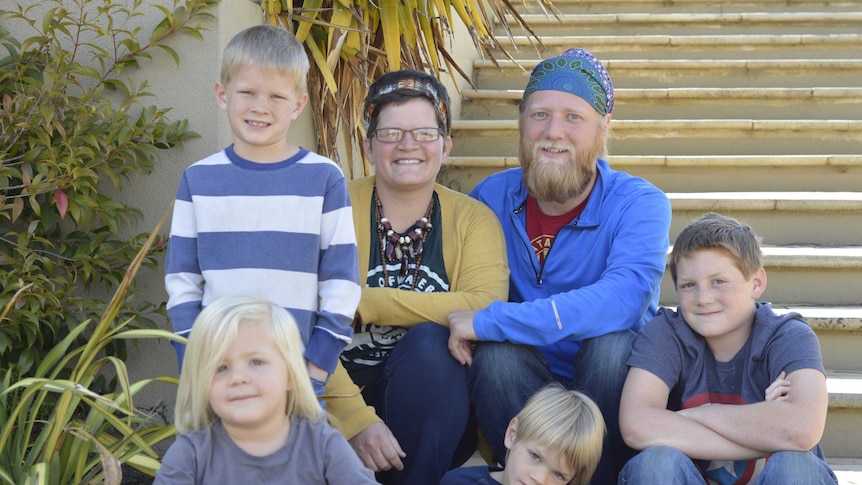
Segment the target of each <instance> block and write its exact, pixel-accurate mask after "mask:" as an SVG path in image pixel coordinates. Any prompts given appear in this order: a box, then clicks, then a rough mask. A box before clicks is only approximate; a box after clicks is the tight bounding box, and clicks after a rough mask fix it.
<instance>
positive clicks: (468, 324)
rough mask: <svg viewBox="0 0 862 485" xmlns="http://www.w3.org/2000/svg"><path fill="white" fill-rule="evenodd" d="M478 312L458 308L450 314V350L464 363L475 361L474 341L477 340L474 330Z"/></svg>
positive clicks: (456, 358)
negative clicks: (475, 317)
mask: <svg viewBox="0 0 862 485" xmlns="http://www.w3.org/2000/svg"><path fill="white" fill-rule="evenodd" d="M475 315H476V312H473V311H468V310H457V311H454V312H452V313H450V314H449V352H451V353H452V357H454V358H455V360H457V361H458V362H460V363H461V364H462V365H470V364H472V363H473V342H475V341H476V340H477V338H476V332H475V331H474V330H473V317H474V316H475Z"/></svg>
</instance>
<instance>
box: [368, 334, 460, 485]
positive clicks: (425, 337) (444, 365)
mask: <svg viewBox="0 0 862 485" xmlns="http://www.w3.org/2000/svg"><path fill="white" fill-rule="evenodd" d="M448 341H449V329H448V328H446V327H444V326H442V325H438V324H436V323H430V322H429V323H422V324H420V325H417V326H415V327H413V328H411V329H410V330H408V331H407V333H405V334H404V336H403V337H401V339H400V340H399V341H398V343H397V344H396V345H395V348H394V349H393V350H392V353H391V354H390V355H389V358H388V359H387V361H386V363H385V364H383V365H384V369H383V372H382V375H381V377H380V379H379V381H378V383H377V385H375V386H374V389H372V390H370V391H371V392H365V393H363V394H364V395H366V396H367V397H368V401H369V404H371V405H373V406H374V408H375V409H376V410H377V413H378V415H379V416H380V417H381V418H383V421H384V422H385V423H386V425H387V426H389V429H391V430H392V433H393V434H394V435H395V438H397V439H398V443H399V444H400V445H401V448H402V449H403V450H404V452H405V453H406V454H407V457H405V458H404V459H403V460H402V461H403V462H404V470H403V471H400V472H399V471H396V470H393V471H390V472H385V473H381V474H378V477H377V478H378V480H379V481H380V482H381V483H387V484H407V485H424V484H428V485H438V484H439V483H440V480H441V479H442V478H443V475H444V474H445V473H446V472H447V471H448V470H449V469H450V468H455V467H458V466H460V465H462V464H463V463H464V462H465V461H467V459H469V458H470V456H471V455H472V453H473V451H475V449H476V425H475V421H474V420H471V419H470V399H469V394H468V392H467V368H466V367H465V366H463V365H461V364H459V363H458V361H456V360H455V359H454V358H452V355H451V354H450V353H449V347H448Z"/></svg>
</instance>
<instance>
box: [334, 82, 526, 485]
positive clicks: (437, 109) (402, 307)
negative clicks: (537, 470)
mask: <svg viewBox="0 0 862 485" xmlns="http://www.w3.org/2000/svg"><path fill="white" fill-rule="evenodd" d="M364 122H365V130H366V133H367V140H366V142H365V154H366V157H367V158H368V160H369V161H370V163H371V165H372V166H373V167H374V173H375V175H372V176H370V177H367V178H363V179H360V180H355V181H352V182H351V183H350V187H349V188H350V196H351V200H352V204H353V221H354V225H355V228H356V239H357V245H358V247H359V273H360V283H361V284H362V286H363V289H362V298H361V301H360V304H359V308H358V310H357V315H356V319H355V320H354V337H353V342H352V343H351V344H350V345H348V346H347V347H346V348H345V350H344V352H343V353H342V357H341V360H342V364H343V365H344V367H345V368H346V369H347V372H348V373H349V377H350V378H352V381H353V382H354V383H355V384H356V385H358V386H359V387H360V388H361V389H362V391H361V397H362V398H364V400H365V402H366V403H367V404H368V405H370V406H365V405H364V403H362V402H360V401H361V398H360V397H359V396H355V397H354V398H344V397H338V398H336V399H332V400H330V401H328V403H327V406H329V408H328V409H329V411H330V413H331V414H332V415H333V416H334V417H335V419H334V420H333V421H334V424H336V426H338V427H339V428H340V429H341V430H342V431H343V432H344V434H345V435H346V436H347V438H348V439H349V440H350V441H351V444H352V445H353V447H354V449H355V450H356V451H357V453H358V454H359V456H360V458H362V459H363V461H364V462H365V464H366V465H367V466H368V467H369V468H371V469H373V470H375V471H378V472H383V473H378V479H379V480H381V481H382V482H383V483H397V484H400V483H406V484H410V485H422V484H434V485H437V484H438V483H439V482H440V479H441V478H442V476H443V474H444V473H445V472H446V471H447V470H449V469H450V468H451V467H457V466H460V465H461V464H462V463H464V461H466V459H467V458H469V457H470V455H471V454H472V453H473V451H474V450H475V441H476V429H475V424H472V421H473V420H472V419H469V417H470V404H469V397H468V393H467V381H466V378H467V373H466V367H464V366H462V365H460V364H459V363H458V362H457V361H455V359H454V358H452V356H451V354H450V353H449V350H448V347H447V343H448V338H449V329H448V328H447V326H446V325H447V316H448V315H449V313H450V312H452V311H453V310H459V309H474V310H478V309H480V308H484V307H486V306H487V305H488V304H490V303H491V302H492V301H494V300H498V299H506V298H507V297H508V274H509V272H508V268H507V266H506V253H505V246H504V242H503V235H502V232H501V230H500V226H499V224H498V222H497V219H496V217H494V215H493V214H492V213H491V212H490V210H489V209H488V208H487V207H485V206H484V205H483V204H481V203H479V202H478V201H475V200H473V199H471V198H469V197H467V196H465V195H463V194H460V193H458V192H455V191H452V190H450V189H447V188H446V187H443V186H442V185H438V184H436V178H437V174H438V173H439V172H440V168H441V166H442V165H443V162H444V161H445V160H446V157H447V156H448V155H449V151H450V149H451V148H452V139H451V137H450V136H449V132H450V127H451V117H450V112H449V95H448V94H447V93H446V89H445V88H444V87H443V85H442V84H441V83H440V81H439V80H437V78H435V77H434V76H431V75H428V74H425V73H423V72H419V71H412V70H402V71H396V72H391V73H388V74H385V75H383V76H381V77H380V78H379V79H378V80H377V81H376V82H374V84H372V85H371V87H370V88H369V94H368V97H367V98H366V100H365V117H364ZM356 392H357V389H356V387H355V386H354V385H353V384H351V383H350V382H349V379H348V377H347V375H346V374H345V373H344V372H343V371H342V369H341V368H339V369H338V370H337V371H336V373H335V374H334V375H333V377H332V379H331V380H330V385H328V386H327V388H326V393H327V395H334V396H350V395H351V394H355V393H356ZM372 406H373V408H372ZM375 410H376V415H377V416H379V418H377V417H376V416H374V411H375ZM380 418H382V420H383V422H380ZM387 470H388V471H387Z"/></svg>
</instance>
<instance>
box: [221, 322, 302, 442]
mask: <svg viewBox="0 0 862 485" xmlns="http://www.w3.org/2000/svg"><path fill="white" fill-rule="evenodd" d="M289 391H290V384H289V375H288V371H287V365H286V364H285V363H284V359H283V358H282V356H281V353H280V352H279V351H278V348H277V347H276V346H275V344H274V343H273V339H272V337H271V336H270V335H269V333H268V332H267V330H266V328H265V327H264V326H263V325H261V324H253V323H242V324H240V326H239V332H238V333H237V336H236V339H235V340H234V341H233V342H232V343H231V345H230V346H228V349H227V352H225V355H224V358H223V359H222V361H221V362H220V363H219V364H218V366H217V368H216V373H215V375H214V376H213V380H212V384H211V385H210V390H209V402H210V406H211V407H212V409H213V411H214V412H215V414H216V415H218V417H219V418H221V421H222V423H223V424H224V427H225V429H226V430H227V431H228V434H230V435H231V436H234V435H236V434H238V432H239V433H249V432H256V431H267V430H269V431H271V430H273V429H280V428H277V427H278V426H284V425H285V423H286V422H289V421H288V418H287V393H288V392H289ZM288 426H289V424H288Z"/></svg>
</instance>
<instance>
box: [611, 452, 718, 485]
mask: <svg viewBox="0 0 862 485" xmlns="http://www.w3.org/2000/svg"><path fill="white" fill-rule="evenodd" d="M617 483H618V484H619V485H623V484H625V485H639V484H645V485H653V484H656V483H661V484H663V485H664V484H679V485H683V484H692V483H706V482H705V481H704V479H703V477H702V476H701V474H700V471H699V470H698V469H697V467H696V466H695V464H694V462H692V461H691V459H690V458H689V457H688V456H686V455H685V453H683V452H681V451H679V450H677V449H676V448H671V447H669V446H651V447H649V448H647V449H645V450H643V451H641V452H640V453H638V454H637V455H635V457H634V458H632V459H631V460H629V461H628V463H626V465H625V466H624V467H623V469H622V472H620V475H619V480H618V482H617Z"/></svg>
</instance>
